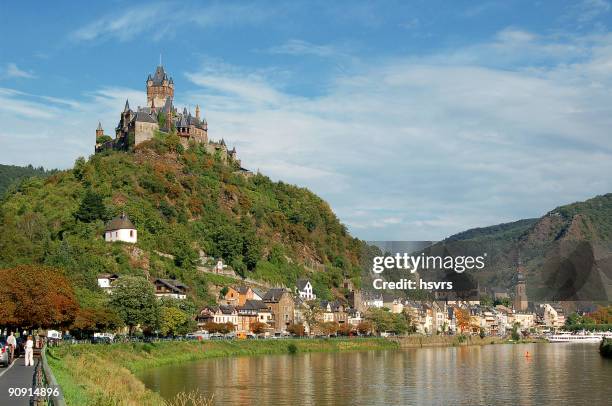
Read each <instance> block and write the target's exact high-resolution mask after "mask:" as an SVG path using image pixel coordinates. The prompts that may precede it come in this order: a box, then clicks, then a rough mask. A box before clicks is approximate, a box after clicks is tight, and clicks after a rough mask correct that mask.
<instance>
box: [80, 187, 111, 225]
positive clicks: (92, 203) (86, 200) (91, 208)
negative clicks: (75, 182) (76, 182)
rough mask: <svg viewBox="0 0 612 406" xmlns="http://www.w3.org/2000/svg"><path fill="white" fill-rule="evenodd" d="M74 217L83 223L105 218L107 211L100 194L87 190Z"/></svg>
mask: <svg viewBox="0 0 612 406" xmlns="http://www.w3.org/2000/svg"><path fill="white" fill-rule="evenodd" d="M74 217H75V218H76V219H77V220H79V221H82V222H83V223H91V222H93V221H96V220H106V218H107V211H106V207H105V206H104V201H103V200H102V196H100V195H99V194H98V193H96V192H94V191H92V190H89V189H88V190H87V191H86V192H85V196H84V197H83V200H81V204H80V205H79V208H78V210H77V211H76V212H75V213H74Z"/></svg>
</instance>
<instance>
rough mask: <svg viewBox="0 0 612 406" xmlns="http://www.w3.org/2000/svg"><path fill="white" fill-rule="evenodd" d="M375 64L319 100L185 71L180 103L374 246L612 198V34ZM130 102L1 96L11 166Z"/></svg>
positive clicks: (221, 74)
mask: <svg viewBox="0 0 612 406" xmlns="http://www.w3.org/2000/svg"><path fill="white" fill-rule="evenodd" d="M519 44H521V45H520V46H519ZM564 53H565V56H564ZM500 59H502V60H504V59H505V61H500ZM507 61H511V64H510V65H508V64H504V63H503V62H507ZM367 62H368V63H367V64H366V63H363V64H358V63H356V64H355V66H352V67H351V69H350V72H352V73H342V74H341V75H340V76H337V77H336V78H334V80H333V81H331V84H330V85H329V87H328V88H327V93H325V94H323V95H318V96H312V97H304V96H301V95H294V94H291V93H290V92H288V91H286V90H284V86H283V85H282V84H281V85H279V80H278V72H277V71H275V70H267V71H261V70H249V69H246V68H239V67H233V66H229V65H226V64H221V63H216V64H211V65H206V66H204V67H202V68H201V69H194V70H193V71H190V72H186V77H187V78H188V79H189V80H190V81H191V82H192V83H193V85H194V88H192V89H191V90H184V89H177V101H176V104H177V105H178V106H182V105H192V106H193V105H195V104H196V103H199V104H200V105H201V106H202V107H203V110H204V113H205V115H206V117H207V119H208V123H209V133H210V136H211V138H213V139H220V138H224V139H225V140H226V141H228V142H229V144H230V146H232V145H234V144H235V145H236V146H237V149H238V154H239V156H240V157H241V158H242V160H243V164H244V165H245V166H246V167H247V168H250V169H252V170H257V169H259V170H261V171H262V172H263V173H265V174H269V175H270V176H271V177H273V178H274V179H282V180H284V181H288V182H292V183H297V184H299V185H302V186H307V187H309V188H311V189H312V190H313V191H315V192H316V193H318V194H320V195H321V196H322V197H323V198H324V199H326V200H328V201H329V202H330V204H331V206H332V207H333V208H334V210H335V211H336V212H337V213H338V215H339V216H340V218H341V219H342V220H343V221H344V222H346V223H347V224H348V225H349V227H350V229H351V230H352V231H353V232H355V234H356V235H358V236H359V237H361V238H364V239H370V240H437V239H440V238H442V237H444V236H447V235H450V234H452V233H455V232H458V231H462V230H464V229H466V228H470V227H475V226H485V225H488V224H495V223H499V222H503V221H512V220H516V219H519V218H525V217H534V216H538V215H541V214H543V213H545V212H547V211H548V210H550V209H552V208H553V207H554V206H556V205H558V204H561V203H564V202H571V201H576V200H581V199H584V198H587V197H590V196H592V195H595V194H599V193H605V192H610V191H611V189H612V179H610V178H609V176H607V174H609V173H612V140H611V139H610V137H609V129H610V128H612V92H610V89H611V88H612V69H610V67H611V66H612V37H611V36H609V35H589V36H583V37H554V36H545V35H535V34H532V33H529V32H526V31H523V30H521V29H520V28H508V29H506V30H504V31H502V32H500V33H498V34H497V35H496V36H494V37H493V38H492V40H491V41H490V42H487V43H482V44H478V45H474V46H470V47H465V48H462V49H457V50H453V51H448V52H444V53H437V54H433V55H428V56H423V57H418V58H417V57H411V58H387V59H385V58H376V60H372V59H368V61H367ZM177 74H179V72H176V73H175V75H177ZM281 82H282V81H281ZM283 84H284V83H283ZM126 96H127V97H129V98H130V102H131V104H132V105H133V106H136V105H137V104H138V103H140V104H144V98H145V95H144V92H142V91H139V90H132V89H115V88H112V89H111V88H105V89H100V90H98V91H95V92H92V93H90V94H88V95H86V97H85V98H84V100H83V101H80V100H79V101H74V100H63V99H62V100H54V99H53V98H50V97H48V95H44V96H43V97H40V96H32V95H26V94H23V93H19V92H16V91H12V90H7V89H4V90H1V89H0V120H2V122H3V123H5V125H4V126H3V127H2V128H0V142H2V145H3V148H2V150H1V151H0V159H2V160H3V161H5V162H7V161H8V162H12V161H15V163H29V162H32V163H33V164H35V165H40V164H42V163H44V164H45V165H46V166H49V165H51V166H67V165H70V164H71V163H72V162H73V160H74V158H75V157H77V156H79V155H86V154H89V153H91V151H92V148H93V138H94V129H95V126H96V124H97V121H98V120H99V119H100V120H101V121H102V123H103V125H104V127H105V128H106V129H107V130H109V129H112V128H113V127H114V125H115V124H116V121H117V117H118V113H119V111H120V110H121V108H122V107H123V103H124V101H125V97H126ZM138 98H140V100H137V99H138ZM32 114H39V115H41V116H39V117H37V118H36V119H35V120H33V119H32ZM17 128H18V129H19V131H12V130H9V129H17ZM108 132H109V133H110V132H112V131H108ZM25 148H27V149H25ZM24 150H28V151H30V152H29V154H28V156H27V157H24V156H23V155H20V154H19V151H24ZM50 157H52V158H50ZM24 159H28V160H29V161H28V162H25V161H23V160H24ZM20 160H21V161H20ZM49 162H51V163H49Z"/></svg>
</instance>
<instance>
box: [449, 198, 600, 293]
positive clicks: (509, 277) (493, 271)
mask: <svg viewBox="0 0 612 406" xmlns="http://www.w3.org/2000/svg"><path fill="white" fill-rule="evenodd" d="M444 242H445V243H449V244H456V243H459V244H465V243H468V242H469V243H473V244H474V246H479V247H481V249H483V250H485V249H486V250H487V251H488V252H489V256H490V257H491V258H494V259H493V260H492V261H491V266H490V267H488V270H487V272H485V273H483V274H481V275H478V277H479V282H480V283H481V285H484V286H489V287H491V286H499V287H506V288H510V287H513V286H514V283H515V281H514V278H515V277H516V268H517V265H518V262H519V259H520V261H521V263H522V264H523V265H524V266H525V267H526V270H527V282H528V283H527V289H528V294H530V296H531V297H542V296H545V294H546V292H545V291H547V290H548V291H551V290H554V289H556V288H559V285H560V284H562V283H563V282H564V281H563V280H562V279H560V275H561V276H562V277H563V278H566V279H568V280H566V281H565V282H571V283H573V284H574V285H575V284H576V283H580V284H583V283H584V284H585V285H584V286H588V285H589V284H591V285H592V286H591V288H593V289H596V288H597V285H600V286H601V287H602V289H603V290H607V291H608V297H610V296H609V295H610V293H612V286H610V284H609V283H608V282H606V281H610V280H612V273H611V271H612V193H608V194H605V195H601V196H596V197H594V198H592V199H588V200H586V201H584V202H576V203H572V204H568V205H564V206H560V207H557V208H556V209H554V210H551V211H550V212H548V213H546V214H545V215H544V216H542V217H540V218H535V219H526V220H519V221H516V222H512V223H505V224H499V225H495V226H491V227H484V228H475V229H471V230H467V231H464V232H462V233H459V234H456V235H454V236H451V237H449V238H447V239H446V240H445V241H444ZM559 271H561V272H560V273H559ZM581 278H584V280H582V281H581V280H580V279H581ZM569 279H572V280H569ZM591 293H593V292H592V291H591ZM602 295H603V292H599V293H598V294H593V296H594V297H602ZM603 296H605V295H603Z"/></svg>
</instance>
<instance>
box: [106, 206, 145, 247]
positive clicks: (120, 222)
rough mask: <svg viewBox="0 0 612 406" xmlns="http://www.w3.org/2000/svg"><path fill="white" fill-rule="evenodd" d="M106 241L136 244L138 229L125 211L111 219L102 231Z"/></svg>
mask: <svg viewBox="0 0 612 406" xmlns="http://www.w3.org/2000/svg"><path fill="white" fill-rule="evenodd" d="M104 240H105V241H106V242H115V241H122V242H127V243H130V244H136V242H137V241H138V231H137V230H136V227H134V224H133V223H132V222H131V221H130V219H129V218H128V216H127V215H126V214H125V213H122V214H121V215H120V216H118V217H115V218H114V219H112V220H111V221H110V222H109V223H108V224H107V225H106V229H105V231H104Z"/></svg>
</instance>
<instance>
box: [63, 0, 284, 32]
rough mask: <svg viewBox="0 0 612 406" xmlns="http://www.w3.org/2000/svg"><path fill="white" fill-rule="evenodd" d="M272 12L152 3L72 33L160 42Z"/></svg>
mask: <svg viewBox="0 0 612 406" xmlns="http://www.w3.org/2000/svg"><path fill="white" fill-rule="evenodd" d="M271 13H272V11H270V10H269V9H267V8H265V7H258V6H255V5H241V4H229V3H216V4H210V5H207V6H204V5H201V4H187V3H169V2H150V3H147V4H146V6H145V7H143V6H134V7H131V8H127V9H125V8H121V9H119V10H118V11H116V12H114V13H110V14H106V15H103V16H100V17H98V18H97V19H96V20H94V21H92V22H90V23H88V24H85V25H84V26H82V27H79V28H78V29H76V30H75V31H73V32H72V34H71V38H72V39H73V40H75V41H93V40H98V39H108V38H116V39H118V40H120V41H128V40H131V39H133V38H134V37H136V36H137V35H140V34H144V33H147V34H150V36H149V37H150V38H153V39H155V40H159V39H161V38H163V37H167V36H169V35H173V34H174V33H175V32H176V31H177V30H180V27H181V26H184V25H186V24H194V25H198V26H200V27H215V26H228V25H229V26H231V25H237V24H257V23H260V22H262V21H264V20H265V19H266V18H268V16H269V15H270V14H271Z"/></svg>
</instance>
